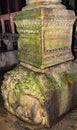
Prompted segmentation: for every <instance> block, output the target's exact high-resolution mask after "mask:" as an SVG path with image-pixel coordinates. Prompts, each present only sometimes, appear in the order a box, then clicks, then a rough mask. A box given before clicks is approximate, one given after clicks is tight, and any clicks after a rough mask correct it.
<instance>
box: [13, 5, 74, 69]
mask: <svg viewBox="0 0 77 130" xmlns="http://www.w3.org/2000/svg"><path fill="white" fill-rule="evenodd" d="M74 18H75V16H74V12H73V11H69V10H66V9H65V8H64V6H63V5H61V4H58V5H56V4H54V5H53V4H51V6H50V7H49V5H41V6H38V7H37V6H36V7H35V6H32V7H31V6H30V7H29V6H28V7H26V8H25V9H24V10H23V11H22V12H20V13H18V14H17V15H16V17H15V23H16V26H17V29H18V32H19V34H20V38H19V55H18V57H19V59H20V61H22V62H25V63H27V64H30V65H32V66H36V67H38V68H42V69H44V68H46V67H49V66H53V65H56V64H59V63H62V62H65V61H68V60H71V59H73V56H72V53H71V43H72V29H73V23H74Z"/></svg>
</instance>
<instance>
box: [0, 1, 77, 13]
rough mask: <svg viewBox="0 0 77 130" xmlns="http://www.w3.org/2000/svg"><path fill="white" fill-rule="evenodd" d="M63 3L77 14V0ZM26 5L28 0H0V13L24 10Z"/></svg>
mask: <svg viewBox="0 0 77 130" xmlns="http://www.w3.org/2000/svg"><path fill="white" fill-rule="evenodd" d="M62 4H63V5H65V6H66V8H67V9H71V10H74V11H75V14H76V15H77V2H76V0H62ZM25 5H26V0H0V14H7V13H12V12H16V11H20V10H22V8H23V7H24V6H25Z"/></svg>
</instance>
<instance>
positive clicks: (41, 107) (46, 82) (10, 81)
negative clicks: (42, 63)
mask: <svg viewBox="0 0 77 130" xmlns="http://www.w3.org/2000/svg"><path fill="white" fill-rule="evenodd" d="M76 68H77V63H75V62H69V63H66V64H61V65H58V66H55V67H51V68H50V69H49V70H48V71H47V72H46V73H44V74H41V73H36V72H34V71H32V70H29V69H27V68H24V67H22V66H20V65H19V66H18V67H16V68H15V69H14V70H12V71H9V72H8V73H6V74H5V76H4V81H3V85H2V87H1V89H2V95H3V98H4V101H5V107H6V108H7V110H8V111H10V112H11V113H13V114H15V115H16V116H18V117H19V118H21V119H22V120H24V121H27V122H29V123H31V124H35V125H38V124H39V125H42V126H46V127H49V126H51V125H52V124H53V122H54V121H55V120H56V119H57V118H58V117H60V116H62V115H63V114H64V113H66V112H67V111H69V110H70V108H72V107H74V106H75V105H77V69H76Z"/></svg>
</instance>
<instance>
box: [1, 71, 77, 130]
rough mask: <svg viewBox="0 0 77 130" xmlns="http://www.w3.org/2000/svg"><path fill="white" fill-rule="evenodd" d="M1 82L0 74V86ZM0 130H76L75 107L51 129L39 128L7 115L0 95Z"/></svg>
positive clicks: (76, 116)
mask: <svg viewBox="0 0 77 130" xmlns="http://www.w3.org/2000/svg"><path fill="white" fill-rule="evenodd" d="M2 80H3V74H2V73H0V86H1V84H2ZM0 130H77V107H76V108H74V109H73V110H71V111H70V112H69V113H67V114H66V115H65V116H64V117H63V118H61V120H59V121H57V123H56V124H55V125H53V126H52V128H50V129H47V128H41V127H37V126H32V125H29V124H27V123H25V122H23V121H21V120H20V119H18V118H17V117H15V116H14V115H12V114H10V113H8V112H7V110H6V109H5V108H4V103H3V99H2V96H1V94H0Z"/></svg>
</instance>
